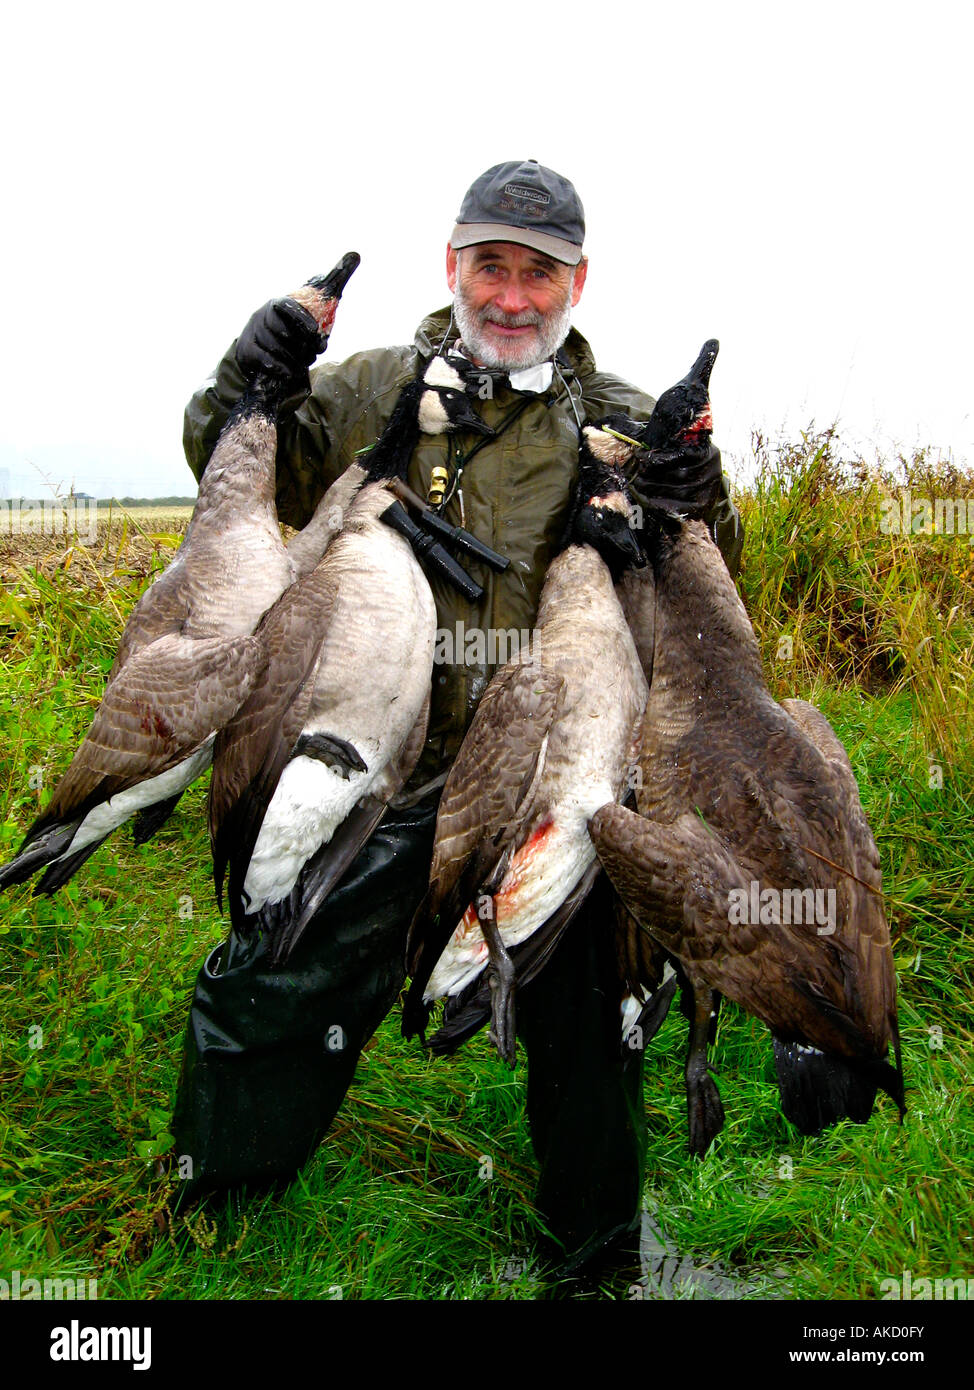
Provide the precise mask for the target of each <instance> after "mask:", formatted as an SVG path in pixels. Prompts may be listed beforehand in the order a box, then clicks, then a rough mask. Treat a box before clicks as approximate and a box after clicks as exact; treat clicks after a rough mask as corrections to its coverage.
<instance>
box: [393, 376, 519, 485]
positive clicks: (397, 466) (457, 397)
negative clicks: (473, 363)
mask: <svg viewBox="0 0 974 1390" xmlns="http://www.w3.org/2000/svg"><path fill="white" fill-rule="evenodd" d="M454 430H471V431H473V433H475V434H483V435H492V434H494V430H493V429H491V427H490V425H487V424H485V423H484V421H483V420H481V418H480V416H479V415H478V414H477V412H476V411H475V410H474V408H473V405H472V404H471V402H470V399H469V397H468V394H467V384H466V381H465V380H464V378H463V376H462V375H461V374H460V372H459V371H457V369H456V368H455V367H453V366H451V364H450V363H449V362H447V361H446V360H445V359H444V358H442V357H434V358H433V359H432V361H431V362H430V363H429V364H428V365H427V367H426V369H425V370H424V372H423V375H422V376H420V377H416V378H415V380H413V381H409V382H407V383H406V385H405V386H404V387H403V388H402V390H401V391H400V393H399V399H398V400H397V402H396V405H395V408H394V410H393V412H392V415H391V416H390V417H389V423H388V424H387V425H386V427H385V429H384V430H383V431H382V434H381V435H380V436H379V439H378V441H377V442H376V444H375V446H374V447H373V448H372V450H371V451H370V452H369V454H368V455H367V456H366V460H365V469H366V472H367V474H368V477H369V479H370V481H372V482H379V481H383V480H386V479H390V478H400V479H404V478H405V476H406V469H407V467H408V465H409V459H410V455H411V454H412V451H413V449H414V447H415V445H416V443H417V441H418V439H419V436H420V434H434V435H435V434H447V433H452V432H453V431H454Z"/></svg>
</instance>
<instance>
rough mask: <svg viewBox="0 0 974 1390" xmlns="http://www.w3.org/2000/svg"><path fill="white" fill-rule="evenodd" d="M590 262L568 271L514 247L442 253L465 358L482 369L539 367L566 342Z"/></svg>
mask: <svg viewBox="0 0 974 1390" xmlns="http://www.w3.org/2000/svg"><path fill="white" fill-rule="evenodd" d="M587 270H588V262H587V261H586V260H584V259H583V260H581V261H580V262H579V264H578V265H577V266H570V265H565V264H564V263H563V262H562V261H555V260H552V259H551V257H550V256H545V255H542V253H541V252H540V251H533V250H532V249H531V247H530V246H521V245H519V244H518V243H516V242H513V241H490V242H485V243H484V244H483V245H482V246H467V247H464V249H463V252H462V253H459V252H457V251H454V249H453V247H452V246H448V247H447V249H446V278H447V284H448V285H449V286H450V289H451V290H452V291H453V313H454V317H455V318H456V321H457V327H458V328H459V330H460V338H461V341H462V342H463V346H464V347H465V348H466V350H467V352H468V353H469V354H470V356H471V357H472V358H473V360H474V361H475V362H476V363H477V365H478V366H481V367H499V368H501V369H504V370H508V371H510V370H517V369H519V368H521V367H533V366H535V365H536V364H537V363H538V362H544V361H545V360H546V359H547V358H549V357H550V356H551V355H552V353H553V352H556V351H557V349H558V348H559V347H560V346H561V344H562V343H563V342H564V341H565V338H566V336H567V334H568V328H569V324H570V322H571V311H572V307H573V306H574V305H575V304H577V303H578V301H579V299H580V298H581V295H582V287H583V285H584V284H585V275H586V272H587Z"/></svg>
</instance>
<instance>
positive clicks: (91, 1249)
mask: <svg viewBox="0 0 974 1390" xmlns="http://www.w3.org/2000/svg"><path fill="white" fill-rule="evenodd" d="M756 461H757V465H758V472H757V481H756V484H755V485H754V487H753V489H751V490H750V491H748V492H747V493H744V494H742V495H741V496H740V498H739V502H740V506H741V511H742V514H743V517H744V521H745V525H746V528H747V542H746V546H745V551H744V564H743V568H742V573H741V588H742V592H743V595H744V598H745V602H746V604H747V607H748V610H749V612H750V614H751V616H752V619H753V621H754V625H755V629H756V631H757V634H758V637H759V640H760V642H761V645H762V650H763V652H764V655H765V662H766V670H767V673H768V679H769V682H770V684H771V687H772V690H773V693H774V694H775V695H776V696H777V697H778V698H783V697H784V696H787V695H801V696H803V697H805V698H808V699H811V700H812V701H813V702H815V703H816V704H818V705H819V706H820V707H822V708H823V710H824V711H825V713H826V714H827V715H828V717H829V718H830V719H831V720H832V721H833V723H834V725H835V727H836V729H837V732H838V733H839V735H840V737H841V738H842V739H843V741H844V742H845V744H846V746H847V748H848V750H849V753H850V757H851V759H852V763H853V767H854V769H855V771H856V775H857V778H858V780H859V784H860V788H861V791H862V798H863V803H864V806H865V809H866V813H867V816H868V817H869V820H870V823H871V825H872V826H873V829H874V832H875V834H876V839H877V842H878V844H879V848H880V853H881V856H882V864H883V874H884V885H885V890H886V903H887V910H888V914H889V917H890V923H891V928H892V933H893V941H894V952H895V957H896V963H897V971H898V979H899V987H900V1012H901V1026H902V1033H903V1042H904V1053H905V1068H906V1080H907V1087H908V1103H909V1107H910V1108H909V1113H908V1115H907V1119H906V1122H905V1124H903V1125H902V1126H901V1125H899V1123H898V1122H897V1119H896V1116H895V1111H894V1107H893V1106H892V1105H890V1104H888V1103H886V1102H885V1101H884V1100H881V1101H880V1103H879V1104H878V1106H877V1110H876V1112H875V1114H874V1115H873V1118H872V1120H871V1121H870V1123H869V1124H868V1125H867V1126H863V1127H860V1126H855V1125H851V1124H842V1125H840V1126H837V1127H836V1128H835V1129H833V1130H831V1131H830V1132H829V1133H827V1134H825V1135H823V1136H821V1137H819V1138H814V1139H803V1138H801V1137H800V1136H798V1135H797V1134H796V1133H795V1131H793V1130H792V1129H791V1128H790V1127H789V1125H788V1124H787V1122H786V1121H785V1120H784V1118H783V1117H782V1115H781V1112H780V1109H779V1107H778V1103H777V1090H776V1087H775V1084H774V1076H773V1066H772V1061H771V1055H770V1048H769V1045H768V1039H767V1033H766V1030H764V1029H763V1028H762V1027H760V1026H759V1025H758V1024H757V1023H756V1022H755V1021H754V1020H751V1019H749V1018H747V1017H746V1016H745V1015H744V1014H743V1013H741V1012H740V1011H738V1010H736V1009H734V1008H726V1009H725V1010H724V1011H723V1013H722V1017H721V1020H720V1025H719V1032H718V1038H717V1043H716V1046H715V1048H714V1049H713V1052H712V1063H713V1066H714V1068H715V1070H716V1073H717V1076H718V1078H719V1084H720V1087H721V1091H722V1095H723V1098H724V1104H725V1109H726V1112H727V1123H726V1126H725V1129H724V1131H723V1132H722V1134H721V1135H720V1136H719V1138H718V1139H717V1141H716V1142H715V1144H714V1145H713V1147H712V1149H711V1151H710V1153H708V1155H707V1157H706V1158H705V1159H704V1160H702V1161H701V1160H691V1159H690V1158H689V1157H688V1155H687V1153H686V1119H685V1102H684V1095H683V1084H682V1064H683V1053H684V1048H685V1025H684V1024H683V1023H682V1021H681V1020H680V1019H679V1018H678V1017H676V1016H674V1017H672V1018H670V1019H669V1020H667V1023H666V1024H665V1025H664V1028H663V1030H662V1031H661V1032H660V1034H659V1035H658V1036H657V1037H656V1039H654V1041H653V1043H652V1044H651V1046H650V1049H649V1051H648V1055H647V1064H646V1087H645V1100H646V1109H647V1118H648V1123H649V1130H650V1145H649V1154H648V1159H647V1173H646V1205H647V1211H648V1213H649V1216H648V1219H649V1220H650V1221H651V1224H652V1227H653V1228H654V1229H655V1230H656V1231H657V1232H659V1235H660V1240H661V1241H662V1242H663V1243H664V1244H665V1246H666V1248H667V1249H668V1250H669V1251H670V1252H673V1258H672V1259H670V1261H669V1265H668V1269H669V1273H668V1274H665V1277H664V1275H661V1274H660V1273H659V1270H657V1271H656V1274H655V1275H654V1276H653V1277H652V1278H651V1279H650V1280H649V1283H648V1286H647V1288H648V1291H649V1292H651V1293H659V1294H663V1295H665V1296H673V1297H681V1296H690V1295H692V1294H693V1292H694V1289H695V1288H696V1290H697V1292H698V1293H700V1294H701V1295H703V1294H705V1293H706V1292H707V1290H708V1289H709V1290H711V1292H712V1291H713V1290H716V1291H717V1292H718V1294H720V1295H722V1296H727V1297H731V1296H743V1297H754V1296H760V1295H761V1294H768V1293H769V1292H770V1293H772V1294H773V1295H774V1296H779V1297H785V1298H794V1297H812V1298H825V1299H828V1298H848V1297H854V1298H857V1297H861V1298H874V1297H877V1296H878V1293H879V1288H880V1280H882V1279H883V1278H886V1277H890V1276H893V1277H899V1275H900V1274H901V1272H902V1271H903V1270H904V1269H910V1270H911V1272H912V1274H913V1275H914V1277H917V1278H918V1277H922V1276H931V1277H938V1276H939V1277H948V1276H958V1275H968V1276H971V1275H974V1252H972V1248H971V1240H972V1231H974V1222H972V1219H971V1218H972V1216H974V1211H972V1197H971V1192H972V1184H971V1176H972V1174H971V1143H970V1136H971V1132H972V1118H974V1117H972V1095H971V1075H972V1067H971V1059H972V1009H971V974H972V970H971V966H972V959H974V945H972V926H974V908H972V904H974V832H972V829H971V824H972V821H971V811H972V801H974V757H972V750H971V740H970V728H971V720H970V714H971V711H970V693H969V692H970V676H971V673H972V672H971V668H972V660H974V655H972V654H974V565H972V557H974V548H972V547H970V546H969V545H968V544H967V542H968V537H967V536H966V535H965V536H953V537H948V536H927V535H914V534H907V535H891V534H888V533H884V532H883V531H882V530H881V528H880V516H881V509H880V503H881V498H882V496H883V494H884V491H887V492H888V491H889V489H890V488H892V489H894V490H898V489H899V488H900V487H906V486H910V487H911V488H912V489H913V491H914V493H916V494H917V495H928V496H955V497H967V496H969V497H971V498H972V501H974V479H971V478H970V476H965V475H962V474H956V473H955V474H953V475H949V474H948V472H947V471H945V469H944V467H943V466H940V468H939V470H938V468H937V466H936V465H934V464H933V463H932V462H931V460H930V459H929V458H928V457H926V456H924V455H920V456H916V457H914V458H913V459H910V460H901V461H899V462H898V463H897V464H896V465H894V466H883V467H877V468H873V469H867V468H865V467H864V466H863V465H862V464H861V462H860V461H858V460H855V459H853V460H851V461H848V460H845V459H843V458H842V457H841V450H840V446H839V442H838V441H837V439H836V438H835V436H834V435H832V434H831V433H825V434H820V435H817V436H809V437H808V438H805V439H802V440H800V441H798V442H795V443H792V444H789V445H783V446H779V447H778V448H776V449H771V448H769V447H768V446H767V445H766V444H765V443H764V442H763V441H760V440H759V441H757V442H756ZM972 513H974V506H972ZM153 535H154V536H155V537H156V538H155V539H153ZM174 543H175V537H174V536H173V535H172V534H169V533H166V530H165V527H164V526H162V525H158V526H157V527H156V528H155V530H154V531H153V532H148V531H146V529H145V528H143V534H140V532H139V530H138V528H137V526H136V525H134V524H132V522H131V521H128V520H126V519H125V518H115V519H114V520H113V522H112V524H111V526H110V527H109V526H104V527H103V528H102V529H101V530H100V532H99V543H98V545H97V546H95V547H88V548H85V547H81V546H80V545H78V544H72V543H71V541H70V538H62V539H61V540H59V541H58V542H57V543H55V540H54V538H49V539H48V542H47V544H46V545H45V546H43V547H40V546H36V545H35V546H34V547H33V549H31V548H30V547H27V548H23V547H21V548H20V549H18V548H17V546H16V544H15V542H14V540H13V539H11V540H6V541H3V542H2V543H0V571H2V573H3V579H4V587H3V598H2V600H0V605H2V606H0V747H2V750H3V757H2V762H0V861H2V860H5V859H7V858H9V857H10V855H11V854H12V853H13V852H14V850H15V849H16V846H17V844H18V843H19V840H20V838H21V836H22V835H23V832H24V830H25V829H26V828H27V825H28V824H29V822H30V820H31V819H32V817H33V816H34V815H35V814H36V812H37V810H38V807H39V806H41V805H43V804H44V801H45V799H46V797H47V796H48V795H49V794H50V788H51V786H52V785H53V783H54V780H55V779H56V777H57V776H58V775H59V774H60V773H61V772H62V771H63V769H64V768H65V767H66V765H67V763H68V761H69V759H70V756H71V754H72V752H73V750H74V748H75V746H76V745H77V742H78V741H79V739H80V738H81V736H82V735H83V733H84V730H85V728H86V727H87V724H88V722H89V720H90V718H91V714H92V712H93V710H94V708H95V707H96V705H97V703H98V700H99V699H100V696H101V691H102V689H103V684H104V678H105V674H106V673H107V670H108V669H109V667H110V664H111V661H112V657H113V654H114V648H115V643H116V642H117V638H118V635H119V632H120V630H121V625H122V622H123V621H124V616H125V614H126V613H127V612H128V611H129V609H130V608H131V605H132V603H133V602H134V601H135V598H136V597H137V594H138V593H139V592H140V591H141V589H142V588H143V587H144V585H145V583H146V582H147V580H148V579H149V577H150V576H151V574H152V573H153V572H154V571H155V570H157V569H158V568H159V567H161V565H163V564H164V563H165V562H166V560H167V559H168V557H169V556H170V555H171V553H172V547H173V545H174ZM204 798H205V786H202V785H199V786H197V787H194V788H193V789H192V790H191V791H190V792H189V793H187V795H186V796H185V797H184V798H183V801H182V802H181V803H180V807H179V810H178V812H177V813H176V814H175V815H174V816H173V817H172V818H171V820H170V821H169V822H168V823H167V825H166V826H165V827H164V828H163V829H162V831H161V832H160V833H159V835H158V836H157V837H156V839H155V840H154V841H152V842H150V843H149V844H148V845H145V846H142V847H141V848H135V847H134V846H133V845H132V843H131V839H130V837H129V835H128V833H127V831H126V830H124V829H123V830H122V831H119V832H118V833H117V834H116V835H115V836H113V837H112V839H111V840H110V841H109V842H108V844H106V845H105V846H104V847H103V848H102V849H101V850H99V851H98V853H97V854H96V855H95V856H94V857H93V858H92V859H91V860H90V861H89V863H88V864H87V865H86V866H85V868H84V869H83V870H82V872H81V873H80V874H79V875H78V878H77V879H76V880H75V881H74V882H73V883H72V884H70V885H69V886H68V887H67V888H66V889H65V890H63V891H62V892H61V893H60V894H58V895H57V896H56V897H55V898H54V899H53V900H46V899H44V900H35V899H33V898H31V896H30V894H29V890H28V889H27V888H24V889H19V890H15V891H13V892H11V893H9V894H7V895H6V896H5V898H4V899H3V900H0V1029H2V1032H0V1049H2V1050H0V1163H2V1174H0V1277H5V1276H6V1274H7V1272H8V1271H10V1270H12V1269H15V1268H16V1269H20V1270H21V1271H22V1274H23V1275H24V1276H25V1277H26V1276H27V1275H30V1276H33V1277H39V1278H43V1277H45V1276H50V1277H62V1278H64V1277H81V1276H85V1277H90V1276H94V1277H97V1279H98V1280H99V1293H100V1296H101V1297H103V1298H112V1297H137V1298H143V1297H144V1298H246V1297H254V1298H266V1297H269V1298H312V1297H315V1298H334V1297H338V1296H341V1297H344V1298H352V1297H357V1298H362V1297H367V1298H377V1297H413V1298H416V1297H427V1298H458V1297H488V1298H493V1299H503V1298H531V1297H535V1296H538V1295H539V1293H540V1292H541V1290H542V1287H543V1285H542V1281H541V1276H540V1273H539V1269H538V1265H537V1261H536V1259H535V1256H534V1243H535V1239H536V1236H537V1234H538V1222H537V1218H536V1216H535V1214H534V1211H533V1208H532V1204H531V1193H532V1185H533V1172H534V1169H533V1161H532V1156H531V1150H530V1143H529V1139H528V1134H527V1128H526V1123H525V1115H524V1068H523V1062H522V1063H521V1064H520V1065H519V1067H518V1069H517V1071H516V1072H515V1073H514V1074H513V1075H512V1074H511V1073H509V1072H508V1071H507V1070H506V1069H505V1068H504V1067H503V1066H502V1065H501V1063H500V1062H499V1061H498V1059H497V1058H496V1057H495V1056H494V1055H493V1054H492V1053H491V1051H490V1049H489V1046H488V1044H487V1042H486V1039H485V1038H484V1037H483V1036H480V1037H478V1038H477V1039H475V1040H474V1041H473V1042H472V1043H471V1044H470V1045H468V1047H467V1048H465V1049H464V1050H463V1052H462V1053H461V1054H460V1055H459V1056H458V1057H457V1058H456V1059H454V1060H453V1061H452V1062H438V1061H428V1060H426V1059H425V1058H424V1057H423V1056H422V1055H421V1054H420V1053H419V1052H418V1051H417V1050H416V1049H415V1047H413V1046H411V1045H407V1044H405V1043H404V1042H403V1041H402V1040H401V1038H400V1037H399V1035H398V1018H397V1017H396V1016H395V1014H394V1015H392V1016H390V1018H389V1019H387V1020H386V1022H385V1023H384V1024H383V1025H382V1027H381V1029H380V1030H379V1032H378V1034H377V1035H376V1037H375V1038H374V1039H373V1041H372V1043H371V1044H370V1045H369V1047H368V1048H367V1049H366V1051H365V1053H364V1054H363V1056H362V1059H361V1062H360V1064H359V1067H358V1070H357V1073H356V1081H355V1084H354V1085H353V1087H352V1090H351V1092H350V1094H349V1097H348V1100H347V1102H346V1104H345V1106H344V1107H343V1109H342V1111H341V1112H340V1115H339V1117H338V1121H337V1122H336V1125H335V1126H334V1128H333V1130H332V1131H331V1133H330V1134H329V1136H328V1138H327V1139H326V1141H325V1143H324V1144H323V1145H322V1146H321V1149H320V1150H319V1152H318V1154H317V1155H316V1157H315V1158H314V1160H313V1161H312V1162H311V1164H309V1166H308V1168H307V1170H306V1171H305V1173H304V1174H303V1175H302V1176H301V1178H300V1179H299V1180H298V1181H297V1182H296V1183H294V1184H293V1185H292V1186H291V1187H290V1188H289V1189H288V1190H287V1191H285V1192H279V1193H275V1194H273V1195H259V1194H258V1195H251V1196H245V1197H243V1198H241V1199H238V1200H229V1201H227V1202H226V1203H224V1204H223V1205H219V1204H218V1205H217V1206H216V1208H215V1209H212V1210H210V1211H203V1212H201V1213H198V1214H197V1215H195V1216H191V1217H184V1216H175V1215H173V1212H172V1207H171V1197H172V1193H173V1191H174V1186H173V1183H172V1182H171V1181H170V1180H169V1179H168V1178H166V1177H165V1176H163V1175H161V1172H158V1171H157V1164H158V1162H159V1160H160V1159H162V1158H164V1157H165V1155H166V1153H167V1151H168V1149H169V1148H170V1146H171V1136H170V1133H169V1129H168V1126H169V1117H170V1113H171V1102H172V1097H173V1093H174V1089H175V1084H176V1077H177V1071H178V1065H179V1056H180V1049H181V1038H182V1031H183V1028H184V1026H185V1018H186V1011H187V1006H188V1001H189V996H190V992H191V989H192V984H193V979H194V976H195V972H196V969H197V968H198V965H199V963H200V962H201V960H202V958H203V956H204V955H205V953H206V951H207V950H208V949H209V948H210V947H211V946H212V945H213V944H215V943H216V942H217V941H218V940H220V939H221V937H222V935H223V934H224V932H225V930H226V925H227V924H226V923H225V922H224V921H223V920H222V919H221V917H220V914H219V913H218V911H217V909H216V906H215V903H214V901H213V895H212V889H211V885H210V881H209V866H208V847H207V840H206V832H205V827H204V817H203V806H204ZM485 1159H490V1163H489V1164H485V1162H484V1160H485ZM488 1173H489V1174H491V1175H490V1176H487V1174H488ZM674 1271H675V1272H674ZM702 1272H707V1273H708V1274H709V1275H710V1277H711V1282H710V1283H709V1284H708V1283H706V1282H705V1281H703V1273H702ZM634 1277H638V1275H634V1274H633V1273H632V1272H629V1273H625V1272H624V1273H622V1274H621V1275H620V1276H619V1277H618V1278H617V1279H616V1280H615V1282H611V1281H610V1282H608V1283H607V1284H606V1285H605V1288H604V1290H603V1291H604V1293H605V1294H606V1296H614V1297H623V1298H625V1297H628V1296H630V1286H631V1284H632V1281H633V1278H634ZM695 1278H696V1279H698V1281H699V1282H698V1283H697V1284H696V1285H695V1284H694V1282H693V1281H694V1279H695ZM687 1281H689V1282H687Z"/></svg>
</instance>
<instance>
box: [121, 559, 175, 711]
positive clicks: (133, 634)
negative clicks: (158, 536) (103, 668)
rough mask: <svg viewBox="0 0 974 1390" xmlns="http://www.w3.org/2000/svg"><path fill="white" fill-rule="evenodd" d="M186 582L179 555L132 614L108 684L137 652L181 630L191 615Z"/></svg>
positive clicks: (145, 594)
mask: <svg viewBox="0 0 974 1390" xmlns="http://www.w3.org/2000/svg"><path fill="white" fill-rule="evenodd" d="M183 580H184V571H183V563H182V555H181V553H177V555H176V556H175V558H174V559H173V561H172V563H171V564H170V566H169V568H168V569H167V570H165V571H164V573H162V574H160V576H159V578H158V579H156V580H154V581H153V583H152V584H151V585H150V586H149V588H148V589H146V591H145V593H144V594H143V595H142V597H141V598H140V599H139V601H138V603H137V604H136V605H135V607H134V608H133V609H132V612H131V613H130V614H129V619H128V622H127V623H126V624H125V628H124V629H123V632H122V635H121V637H120V638H119V643H118V650H117V651H116V653H115V660H114V662H113V664H112V669H111V671H110V672H109V673H108V683H109V684H111V682H112V681H113V680H114V679H115V677H116V676H117V675H118V673H119V671H121V670H122V668H123V667H124V666H125V665H127V663H128V662H129V661H130V660H131V659H132V657H133V656H135V654H136V653H137V652H140V651H142V650H143V649H144V648H146V647H148V646H149V645H150V644H151V643H153V642H158V641H159V639H160V638H162V637H167V636H175V635H176V634H177V633H178V632H179V631H180V629H181V627H182V626H183V624H184V622H185V621H186V618H187V615H188V613H189V602H188V595H187V592H186V588H185V584H184V582H183Z"/></svg>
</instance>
